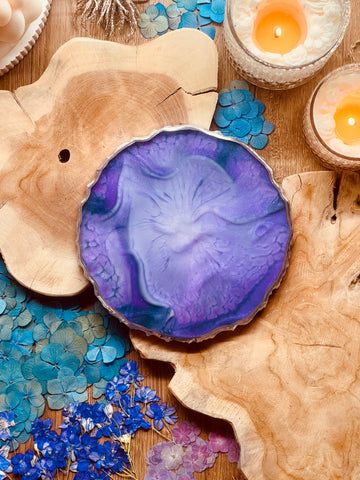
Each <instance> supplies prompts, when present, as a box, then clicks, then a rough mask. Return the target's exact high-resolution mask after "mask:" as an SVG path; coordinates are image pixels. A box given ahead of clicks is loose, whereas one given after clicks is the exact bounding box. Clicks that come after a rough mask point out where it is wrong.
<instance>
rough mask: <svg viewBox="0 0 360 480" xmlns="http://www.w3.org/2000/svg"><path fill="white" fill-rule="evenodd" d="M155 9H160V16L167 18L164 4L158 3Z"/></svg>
mask: <svg viewBox="0 0 360 480" xmlns="http://www.w3.org/2000/svg"><path fill="white" fill-rule="evenodd" d="M155 7H156V8H157V9H158V12H159V13H158V15H162V16H166V7H165V5H163V4H162V3H157V4H156V5H155Z"/></svg>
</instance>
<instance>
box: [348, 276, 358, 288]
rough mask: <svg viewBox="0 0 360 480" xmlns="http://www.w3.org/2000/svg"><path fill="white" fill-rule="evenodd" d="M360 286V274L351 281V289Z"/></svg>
mask: <svg viewBox="0 0 360 480" xmlns="http://www.w3.org/2000/svg"><path fill="white" fill-rule="evenodd" d="M359 284H360V273H359V274H358V275H356V277H354V278H353V279H352V280H351V282H350V285H349V287H350V288H354V287H355V286H356V285H359Z"/></svg>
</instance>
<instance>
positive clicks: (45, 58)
mask: <svg viewBox="0 0 360 480" xmlns="http://www.w3.org/2000/svg"><path fill="white" fill-rule="evenodd" d="M151 3H155V2H151V1H150V0H148V1H147V2H144V3H139V4H138V7H139V9H140V10H141V11H145V9H146V8H147V7H148V6H149V5H150V4H151ZM164 3H165V4H169V3H172V2H171V1H170V0H166V1H165V2H164ZM351 3H352V14H351V20H350V25H349V27H348V29H347V32H346V35H345V39H344V42H343V44H342V45H341V46H340V48H339V49H338V50H337V51H336V53H335V55H334V56H333V57H332V58H331V60H330V61H329V63H328V64H327V65H326V66H325V68H324V69H323V70H322V71H321V72H320V73H319V74H318V75H317V76H316V77H315V78H314V79H312V80H311V81H310V82H309V83H307V84H306V85H303V86H301V87H299V88H296V89H294V90H289V91H282V92H274V91H270V90H264V89H261V88H256V87H253V86H250V89H251V91H252V92H253V93H254V94H255V96H256V97H257V98H259V99H260V100H261V101H263V102H264V104H265V105H266V110H265V119H266V120H269V121H271V122H273V123H274V125H275V130H274V132H273V133H272V134H271V136H270V137H269V143H268V145H267V146H266V148H265V149H264V150H263V151H262V152H261V155H262V156H263V157H264V158H265V160H266V161H267V162H268V164H269V165H271V167H272V168H273V170H274V175H275V178H276V179H277V181H279V182H280V181H281V180H282V179H283V178H284V177H286V176H288V175H292V174H296V173H298V172H306V171H313V170H316V169H317V170H323V167H322V166H321V165H320V164H319V162H318V160H317V158H316V157H315V156H314V155H313V154H312V152H311V151H310V149H309V148H308V147H307V145H306V142H305V139H304V137H303V133H302V129H301V117H302V113H303V109H304V107H305V104H306V102H307V100H308V99H309V97H310V95H311V92H312V91H313V89H314V88H315V86H316V84H317V82H318V81H319V80H320V79H321V78H322V77H323V76H325V75H326V74H327V73H329V72H330V71H331V70H333V69H334V68H336V67H339V66H341V65H343V64H345V63H349V61H350V58H349V56H348V51H349V49H350V46H351V45H352V44H353V43H354V42H355V41H356V40H358V39H359V24H360V0H352V2H351ZM75 10H76V1H75V0H53V2H52V7H51V11H50V15H49V18H48V21H47V24H46V26H45V28H44V30H43V32H42V34H41V36H40V38H39V40H38V41H37V42H36V44H35V45H34V47H33V49H32V50H31V51H30V53H29V54H28V55H27V56H26V57H25V58H24V59H23V60H22V61H21V62H20V63H19V64H18V65H17V66H16V67H15V68H14V69H13V70H11V71H10V72H8V73H7V74H6V75H4V76H3V77H1V78H0V89H2V90H9V91H14V90H16V89H17V88H18V87H21V86H24V85H28V84H31V83H33V82H35V81H36V80H38V79H39V78H40V76H41V75H42V74H43V72H44V71H45V69H46V67H47V66H48V64H49V61H50V59H51V57H52V56H53V55H54V53H55V52H56V51H57V50H58V49H59V48H60V47H61V46H62V45H63V44H64V43H65V42H66V41H67V40H70V39H72V38H73V37H79V36H81V37H84V36H85V37H91V38H97V39H100V40H105V39H107V37H106V35H105V33H104V32H103V30H102V29H101V28H100V27H98V26H97V25H96V24H87V25H85V26H84V25H81V23H80V21H79V19H78V18H77V16H76V14H75ZM216 28H217V34H216V38H215V42H216V45H217V48H218V52H219V73H218V85H219V89H221V88H228V86H229V84H230V82H231V81H232V80H234V79H235V78H239V75H238V74H237V72H236V71H235V70H234V69H233V67H232V66H231V63H230V61H229V58H228V55H227V53H226V51H225V49H224V43H223V38H222V26H221V25H217V26H216ZM128 33H129V30H128V29H125V30H124V31H120V32H117V34H116V35H115V36H114V37H112V38H111V40H114V41H119V42H124V41H125V40H126V38H127V35H128ZM147 43H149V42H148V41H147V40H145V39H144V38H143V37H142V36H141V34H140V32H139V31H137V32H136V34H135V36H134V37H132V38H131V39H130V40H129V42H128V44H129V45H141V44H147ZM173 53H174V54H177V55H181V54H182V52H181V49H180V50H177V51H175V52H173ZM355 56H356V61H359V60H360V55H359V49H358V51H357V52H356V55H355ZM4 117H6V121H9V117H10V115H8V112H3V111H1V112H0V119H1V121H2V119H3V118H4ZM17 124H18V123H17V122H16V121H14V122H13V123H12V125H13V128H18V127H17ZM212 129H215V125H213V126H212ZM14 234H17V230H15V231H14ZM222 354H223V353H222ZM133 359H138V360H139V357H138V355H137V354H136V352H134V353H133ZM285 360H286V359H285ZM285 360H284V361H285ZM140 369H141V371H142V372H143V373H145V375H146V380H147V384H148V385H151V386H153V387H154V388H156V390H157V391H158V393H159V395H160V397H161V398H162V399H163V400H165V401H168V402H169V404H174V401H175V400H174V398H173V396H172V395H171V394H170V393H169V391H168V383H169V381H170V379H171V377H172V370H171V368H170V367H169V366H168V365H165V364H163V363H159V362H156V361H151V360H146V361H145V360H141V359H140ZM173 385H174V382H173ZM230 397H231V396H230ZM176 405H177V407H178V412H179V413H180V418H181V419H188V420H192V421H194V422H197V423H200V424H201V426H202V429H203V431H206V430H207V431H211V430H213V429H216V428H218V429H224V428H226V425H225V424H224V422H217V421H216V420H215V419H213V418H210V417H206V416H202V415H200V414H199V413H195V412H191V411H189V410H188V409H186V408H182V407H181V405H179V404H176ZM227 413H228V412H227V411H226V410H225V411H219V412H217V416H223V417H224V418H226V416H227ZM45 416H50V417H51V418H52V419H53V420H54V423H55V424H56V425H59V424H60V423H61V414H60V412H56V411H51V410H49V409H47V410H46V412H45ZM158 441H159V439H158V438H152V436H151V434H149V433H145V434H144V435H142V436H141V437H140V438H136V441H135V442H134V448H135V454H134V457H135V463H136V467H137V472H138V476H139V478H140V479H142V478H143V477H144V475H145V472H146V465H145V455H144V452H146V451H147V450H148V449H149V448H150V447H151V445H152V444H153V443H154V442H158ZM243 447H244V448H246V445H245V446H244V445H243ZM25 448H26V447H24V451H25ZM313 456H314V458H316V457H317V449H315V451H314V455H313ZM309 469H311V464H310V465H309ZM238 475H239V476H238ZM65 477H66V476H65V475H64V478H65ZM200 478H201V479H202V480H215V479H216V480H232V479H234V478H236V479H238V478H240V474H237V473H236V468H235V467H234V466H233V465H230V464H229V463H228V462H227V460H226V459H225V458H221V459H219V460H218V462H217V464H216V468H214V469H210V470H206V471H205V472H203V473H202V474H201V475H198V476H197V479H198V480H199V479H200ZM241 478H243V477H242V475H241ZM335 478H336V477H335ZM338 478H341V479H344V480H345V479H346V480H348V478H346V476H345V475H341V476H340V477H338ZM290 479H291V477H290ZM271 480H277V479H276V478H273V479H271ZM291 480H293V479H291ZM327 480H328V479H327Z"/></svg>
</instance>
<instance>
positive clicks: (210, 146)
mask: <svg viewBox="0 0 360 480" xmlns="http://www.w3.org/2000/svg"><path fill="white" fill-rule="evenodd" d="M232 124H233V125H232V126H231V128H232V127H233V126H234V127H235V129H236V130H237V133H238V134H239V136H241V137H244V136H246V135H247V134H248V133H249V131H250V128H251V126H250V123H249V121H247V120H245V119H242V118H241V119H236V120H234V121H233V122H232ZM240 133H241V135H240ZM100 178H102V181H101V183H100V187H99V188H100V190H98V189H97V184H95V185H94V186H93V188H92V191H91V193H90V195H89V198H88V200H87V202H86V203H85V204H84V206H83V211H82V223H81V227H80V242H81V255H82V259H83V262H84V264H85V266H86V268H87V270H88V272H89V275H90V277H91V278H92V279H93V281H94V282H96V285H97V290H98V291H99V292H100V295H101V299H102V300H103V301H104V302H105V304H107V305H109V308H111V309H112V311H115V312H118V315H119V318H124V317H125V318H126V319H127V320H128V321H129V323H130V324H131V325H133V324H135V325H136V326H138V327H143V328H145V329H147V330H152V331H157V332H160V333H161V334H162V335H166V336H171V338H178V339H187V338H193V337H194V336H202V335H205V334H206V333H208V332H209V329H210V330H211V331H213V330H214V329H216V328H218V327H220V326H224V325H231V324H233V322H234V321H236V322H238V321H239V320H240V319H241V318H247V317H248V315H249V312H252V311H253V309H254V308H255V309H256V307H254V305H258V303H257V302H259V301H260V303H261V300H260V299H263V295H264V294H265V292H266V291H267V289H268V288H269V286H271V285H273V284H274V281H275V280H276V278H277V277H278V275H279V274H280V272H281V271H282V265H283V261H284V257H283V255H285V252H286V251H287V248H288V239H289V235H290V230H289V224H288V220H287V211H286V207H285V203H284V201H283V200H282V198H281V196H280V194H279V192H278V190H277V189H276V188H275V186H274V185H273V183H272V181H271V180H270V179H269V176H268V173H267V171H266V168H265V167H264V166H263V164H262V163H261V162H258V160H257V159H256V158H255V157H254V156H253V155H252V154H251V153H250V152H248V151H247V150H246V149H245V148H244V147H242V146H241V145H239V144H238V143H236V142H232V141H230V142H229V141H227V140H224V139H222V138H221V139H220V138H219V137H214V136H212V135H209V134H206V133H205V132H199V131H194V130H180V131H175V132H161V133H160V134H158V135H156V136H154V137H153V138H152V139H151V140H148V141H146V142H136V143H134V144H132V145H130V146H128V147H127V148H126V149H125V150H123V151H121V152H120V153H118V154H117V155H116V157H115V158H114V159H113V160H111V161H110V162H109V163H108V164H107V166H106V167H105V168H104V170H103V171H102V173H101V175H100ZM113 178H116V183H117V185H116V187H114V182H113ZM104 183H106V184H108V189H107V190H104V188H103V184H104ZM100 195H101V196H103V197H104V198H103V199H102V200H101V202H100V203H101V204H102V205H103V207H102V208H101V209H99V204H100V203H99V196H100ZM93 202H95V203H93ZM94 206H95V208H94ZM273 222H274V223H273ZM94 236H96V238H97V240H98V242H97V245H98V246H97V247H96V248H94V247H89V245H91V244H92V238H93V237H94ZM240 239H241V240H240ZM268 242H269V243H268ZM279 245H280V252H281V253H280V255H279V250H278V248H279ZM275 246H276V251H275V250H273V248H274V249H275ZM250 252H251V253H250ZM265 252H266V253H265ZM281 257H282V258H281ZM245 278H246V281H245V280H240V279H245ZM94 343H95V342H94ZM94 346H95V345H94ZM99 347H100V346H99ZM99 350H100V348H99ZM97 358H98V357H95V355H94V359H97Z"/></svg>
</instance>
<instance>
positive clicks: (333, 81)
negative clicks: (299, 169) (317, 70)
mask: <svg viewBox="0 0 360 480" xmlns="http://www.w3.org/2000/svg"><path fill="white" fill-rule="evenodd" d="M303 130H304V135H305V139H306V141H307V143H308V144H309V146H310V148H311V149H312V151H313V152H314V153H315V154H316V155H317V156H318V157H319V159H320V160H321V162H322V163H323V164H324V165H325V166H327V167H329V168H332V169H337V170H360V64H359V63H354V64H350V65H345V66H343V67H340V68H338V69H336V70H334V71H333V72H331V73H329V75H327V76H326V77H325V78H324V79H323V80H322V81H321V82H320V83H319V84H318V85H317V87H316V88H315V90H314V92H313V93H312V95H311V97H310V99H309V101H308V103H307V105H306V108H305V112H304V119H303Z"/></svg>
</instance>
